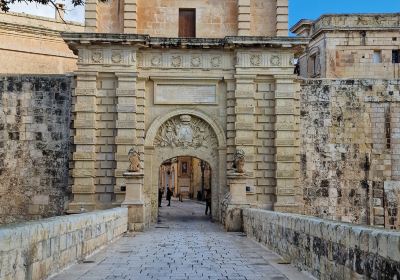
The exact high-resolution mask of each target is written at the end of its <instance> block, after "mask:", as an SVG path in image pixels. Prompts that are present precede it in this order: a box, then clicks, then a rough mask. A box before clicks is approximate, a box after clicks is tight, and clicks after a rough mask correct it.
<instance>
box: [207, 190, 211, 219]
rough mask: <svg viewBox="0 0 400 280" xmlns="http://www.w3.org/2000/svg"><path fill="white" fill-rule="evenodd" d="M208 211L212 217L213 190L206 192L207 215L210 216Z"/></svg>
mask: <svg viewBox="0 0 400 280" xmlns="http://www.w3.org/2000/svg"><path fill="white" fill-rule="evenodd" d="M208 210H210V215H211V190H206V215H207V214H208Z"/></svg>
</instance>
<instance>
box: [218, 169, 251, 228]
mask: <svg viewBox="0 0 400 280" xmlns="http://www.w3.org/2000/svg"><path fill="white" fill-rule="evenodd" d="M227 178H228V185H229V192H230V196H229V198H228V199H227V201H226V202H225V215H224V217H223V224H224V226H225V229H226V230H227V231H231V232H241V231H243V208H248V207H250V204H249V203H248V202H247V199H246V186H247V184H248V180H249V179H250V177H249V176H247V175H246V174H243V173H228V175H227Z"/></svg>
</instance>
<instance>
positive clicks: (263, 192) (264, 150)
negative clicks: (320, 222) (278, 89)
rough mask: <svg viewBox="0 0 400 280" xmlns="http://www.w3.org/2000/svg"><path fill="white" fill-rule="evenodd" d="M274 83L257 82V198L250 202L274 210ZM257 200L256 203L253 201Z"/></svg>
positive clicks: (250, 197)
mask: <svg viewBox="0 0 400 280" xmlns="http://www.w3.org/2000/svg"><path fill="white" fill-rule="evenodd" d="M274 85H275V83H274V81H273V80H271V81H268V80H265V81H260V82H257V92H256V94H255V101H256V102H257V104H256V110H255V111H256V112H255V114H256V120H257V122H256V126H255V129H256V131H257V132H256V133H257V136H256V137H257V140H256V159H255V160H256V170H255V172H254V175H255V177H256V186H257V189H256V190H255V191H256V193H257V197H254V196H252V195H248V196H247V197H248V200H249V201H250V202H251V203H255V204H257V205H258V207H260V208H263V209H272V206H273V204H274V202H275V201H276V198H275V186H276V181H275V169H276V166H275V152H276V150H275V143H274V139H275V130H274V123H275V91H274ZM256 198H257V199H256ZM253 199H256V201H252V200H253Z"/></svg>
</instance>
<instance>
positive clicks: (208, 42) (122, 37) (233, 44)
mask: <svg viewBox="0 0 400 280" xmlns="http://www.w3.org/2000/svg"><path fill="white" fill-rule="evenodd" d="M62 37H63V39H64V40H65V41H66V42H67V43H68V45H69V47H70V48H71V49H72V50H73V51H74V52H76V51H77V46H79V45H104V44H110V43H111V44H114V45H118V44H119V45H125V46H126V45H132V46H137V47H148V48H173V49H187V48H191V49H210V48H286V49H289V48H298V47H303V46H306V45H307V44H308V39H307V38H296V37H253V36H227V37H225V38H162V37H150V36H149V35H144V34H114V33H62Z"/></svg>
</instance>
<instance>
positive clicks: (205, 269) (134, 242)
mask: <svg viewBox="0 0 400 280" xmlns="http://www.w3.org/2000/svg"><path fill="white" fill-rule="evenodd" d="M171 205H172V207H167V206H166V205H165V206H163V207H162V208H161V212H160V223H158V224H157V225H155V226H153V227H152V228H151V229H150V230H148V231H146V232H145V233H139V234H136V233H134V234H133V233H132V234H127V235H126V236H124V237H122V238H120V239H119V240H117V241H116V242H114V243H113V244H111V245H109V246H108V247H107V248H106V249H104V250H102V251H100V252H99V253H97V254H95V255H94V256H92V257H90V258H88V259H87V260H85V261H84V262H83V263H80V264H76V265H73V266H72V267H70V268H68V269H67V270H64V271H63V272H62V273H61V274H58V275H56V276H54V277H53V278H51V279H52V280H67V279H68V280H71V279H85V280H100V279H104V280H106V279H107V280H108V279H131V280H134V279H135V280H136V279H137V280H147V279H159V280H163V279H173V280H181V279H182V280H183V279H195V280H197V279H198V280H203V279H229V280H256V279H257V280H258V279H259V280H261V279H263V280H265V279H271V280H281V279H282V280H283V279H296V280H302V279H310V278H308V277H307V276H305V275H304V274H302V273H300V272H297V271H296V269H294V268H293V267H291V266H289V265H279V264H277V262H279V256H277V255H276V254H274V253H272V252H270V251H268V250H266V249H265V248H263V247H262V246H260V245H259V244H257V243H255V242H254V241H252V240H250V239H248V238H246V237H245V236H244V235H243V234H240V233H226V232H224V231H223V229H222V228H221V226H220V225H218V224H216V223H212V222H211V221H210V219H209V218H208V217H207V216H205V215H204V209H205V206H204V205H202V204H199V203H197V202H193V201H184V202H178V201H173V202H172V203H171Z"/></svg>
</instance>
